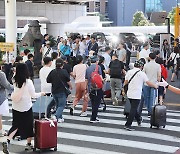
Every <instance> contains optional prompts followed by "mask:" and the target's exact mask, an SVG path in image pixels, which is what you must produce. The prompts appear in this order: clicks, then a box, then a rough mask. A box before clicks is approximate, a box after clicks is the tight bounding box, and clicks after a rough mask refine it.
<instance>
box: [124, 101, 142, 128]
mask: <svg viewBox="0 0 180 154" xmlns="http://www.w3.org/2000/svg"><path fill="white" fill-rule="evenodd" d="M129 101H130V103H131V110H130V113H129V116H128V119H127V122H126V124H125V126H128V127H129V126H131V125H132V122H133V120H134V118H135V119H136V120H137V122H139V121H140V116H139V114H138V111H137V108H138V106H139V103H140V99H129Z"/></svg>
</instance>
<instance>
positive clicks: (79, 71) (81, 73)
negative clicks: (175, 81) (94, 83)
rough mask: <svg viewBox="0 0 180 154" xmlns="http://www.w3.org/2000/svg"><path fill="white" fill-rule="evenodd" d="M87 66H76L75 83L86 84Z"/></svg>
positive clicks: (74, 71) (74, 72)
mask: <svg viewBox="0 0 180 154" xmlns="http://www.w3.org/2000/svg"><path fill="white" fill-rule="evenodd" d="M86 69H87V65H86V64H78V65H75V66H74V68H73V75H75V76H76V77H75V83H79V82H85V75H86Z"/></svg>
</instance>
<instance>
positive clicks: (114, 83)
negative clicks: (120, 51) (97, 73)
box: [109, 54, 125, 105]
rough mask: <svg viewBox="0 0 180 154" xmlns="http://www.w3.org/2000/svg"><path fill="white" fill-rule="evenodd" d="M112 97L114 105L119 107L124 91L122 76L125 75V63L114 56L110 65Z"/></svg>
mask: <svg viewBox="0 0 180 154" xmlns="http://www.w3.org/2000/svg"><path fill="white" fill-rule="evenodd" d="M109 74H110V85H111V96H112V102H113V105H118V99H119V97H120V94H121V89H122V75H123V74H125V70H124V63H123V62H121V61H119V60H118V56H117V55H116V54H114V55H113V56H112V61H111V62H110V65H109Z"/></svg>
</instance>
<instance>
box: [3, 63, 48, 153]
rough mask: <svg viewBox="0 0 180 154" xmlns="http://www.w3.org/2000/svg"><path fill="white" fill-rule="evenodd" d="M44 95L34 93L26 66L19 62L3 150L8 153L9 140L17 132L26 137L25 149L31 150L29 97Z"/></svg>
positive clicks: (31, 122) (31, 129)
mask: <svg viewBox="0 0 180 154" xmlns="http://www.w3.org/2000/svg"><path fill="white" fill-rule="evenodd" d="M43 95H45V93H44V92H40V93H36V92H35V88H34V85H33V82H32V80H30V79H29V74H28V68H27V65H26V64H24V63H19V64H18V65H17V67H16V74H15V76H14V92H13V93H12V95H11V99H12V117H13V121H12V127H11V128H10V130H9V132H8V137H7V141H6V142H3V143H2V145H3V152H4V153H6V154H9V151H8V145H9V144H10V140H11V139H12V138H14V136H16V134H18V135H19V136H21V139H27V144H26V147H25V150H31V149H32V148H33V146H32V145H31V140H32V137H33V136H34V132H33V112H32V100H31V98H38V97H40V96H43Z"/></svg>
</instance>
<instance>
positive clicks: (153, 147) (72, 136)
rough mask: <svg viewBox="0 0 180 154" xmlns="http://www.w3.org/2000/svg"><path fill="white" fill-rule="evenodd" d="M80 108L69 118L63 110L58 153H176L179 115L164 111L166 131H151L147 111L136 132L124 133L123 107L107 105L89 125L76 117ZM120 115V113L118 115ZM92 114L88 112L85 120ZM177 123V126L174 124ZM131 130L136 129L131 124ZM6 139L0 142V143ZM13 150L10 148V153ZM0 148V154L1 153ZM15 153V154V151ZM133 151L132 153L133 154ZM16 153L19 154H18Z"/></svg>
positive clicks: (7, 122) (22, 143) (8, 123)
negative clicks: (165, 113) (94, 121)
mask: <svg viewBox="0 0 180 154" xmlns="http://www.w3.org/2000/svg"><path fill="white" fill-rule="evenodd" d="M81 107H82V106H81V105H78V106H77V109H76V110H75V111H74V113H75V115H74V116H71V115H69V109H65V110H64V114H63V116H64V119H65V122H64V123H58V136H57V137H58V149H57V150H58V152H57V153H61V152H62V153H75V154H84V152H85V151H86V153H87V154H109V153H111V154H119V153H122V154H124V153H133V154H139V153H148V154H154V153H157V154H161V153H174V152H175V151H176V150H178V149H179V141H180V135H178V134H177V133H178V132H180V125H179V123H180V122H179V121H178V119H179V118H180V113H179V112H176V111H173V110H167V115H169V116H168V118H167V122H169V123H168V125H166V128H165V129H159V130H157V129H150V128H149V127H150V124H149V119H148V118H147V117H146V114H147V113H146V111H143V114H144V115H143V119H145V121H144V122H143V123H142V126H141V127H140V128H139V127H138V128H137V129H136V131H131V132H129V131H126V130H124V129H123V126H124V124H125V121H126V119H125V118H124V119H123V117H124V115H123V113H122V111H123V108H122V107H113V106H111V105H108V107H107V112H99V114H98V116H99V119H100V123H97V124H90V123H89V119H90V118H89V117H79V114H80V112H81ZM10 109H12V107H11V106H10ZM117 111H119V112H117ZM90 115H91V111H88V116H90ZM11 117H12V115H11V113H10V114H9V115H7V116H5V117H3V128H4V129H5V130H9V128H10V127H11ZM175 123H176V126H173V124H175ZM133 125H134V126H137V124H136V123H135V122H133ZM4 140H5V138H0V142H2V141H4ZM11 143H12V145H11V146H17V148H18V147H24V146H25V144H26V141H25V140H22V141H17V140H14V141H12V142H11ZM13 149H15V148H12V149H11V148H10V150H12V151H11V153H12V154H14V153H16V152H15V151H13ZM1 150H2V147H1V148H0V153H2V151H1ZM16 151H17V150H16ZM132 151H133V152H132ZM21 152H22V149H21V151H19V152H18V153H21Z"/></svg>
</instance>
